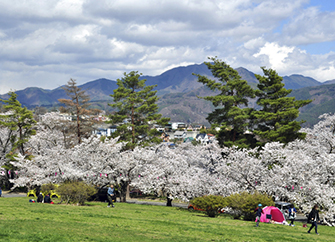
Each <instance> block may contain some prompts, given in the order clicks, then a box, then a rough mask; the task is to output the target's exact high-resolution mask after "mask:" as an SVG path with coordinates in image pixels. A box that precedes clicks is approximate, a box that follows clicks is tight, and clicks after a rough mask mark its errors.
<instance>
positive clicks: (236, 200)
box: [226, 192, 275, 221]
mask: <svg viewBox="0 0 335 242" xmlns="http://www.w3.org/2000/svg"><path fill="white" fill-rule="evenodd" d="M226 202H227V207H230V208H232V209H233V210H234V218H237V219H239V218H241V217H243V219H244V220H250V221H251V220H253V219H255V212H254V210H255V208H257V206H258V204H260V203H261V204H262V205H263V206H274V205H275V204H274V202H273V200H272V198H271V197H269V196H268V195H266V194H262V193H258V192H255V193H248V192H242V193H235V194H232V195H230V196H229V197H226Z"/></svg>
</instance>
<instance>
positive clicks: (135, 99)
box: [109, 71, 169, 149]
mask: <svg viewBox="0 0 335 242" xmlns="http://www.w3.org/2000/svg"><path fill="white" fill-rule="evenodd" d="M140 76H141V74H139V73H138V72H137V71H131V72H130V73H128V74H127V73H124V77H123V78H121V79H118V80H117V85H118V88H117V89H115V90H114V94H111V97H113V101H114V103H113V104H109V105H110V106H112V107H113V108H116V109H117V111H116V112H115V114H112V115H111V116H110V119H111V121H110V122H109V123H113V124H119V125H118V127H117V131H116V132H115V133H113V136H114V137H117V136H120V141H125V142H128V143H127V145H126V147H125V148H126V149H133V148H134V147H135V146H136V145H148V144H150V143H152V142H155V143H157V142H160V139H159V138H157V137H156V136H157V135H158V131H157V130H156V129H154V128H153V125H155V124H157V125H161V126H163V127H164V126H165V125H166V124H167V122H168V121H169V118H162V115H161V114H158V113H157V111H158V106H157V104H156V102H157V101H158V97H157V96H156V92H157V91H153V89H154V88H155V87H156V85H153V86H146V85H145V82H146V79H143V80H140Z"/></svg>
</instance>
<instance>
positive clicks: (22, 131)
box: [0, 92, 36, 188]
mask: <svg viewBox="0 0 335 242" xmlns="http://www.w3.org/2000/svg"><path fill="white" fill-rule="evenodd" d="M0 101H1V102H3V103H4V104H5V105H3V106H2V109H3V111H4V112H5V113H4V114H1V115H0V126H1V127H3V128H7V129H8V130H9V132H8V135H7V136H6V137H5V136H4V137H2V140H1V143H2V150H3V151H2V154H1V155H2V157H1V159H2V160H3V161H4V165H3V166H2V167H3V168H5V169H6V172H5V176H4V184H3V185H4V186H5V187H7V188H10V187H11V186H12V184H11V183H10V182H9V179H13V178H14V172H13V170H14V169H16V167H15V165H13V163H11V162H15V161H16V157H17V155H18V153H20V154H21V155H22V156H24V157H25V158H26V159H31V154H30V153H29V152H27V150H26V149H25V144H26V143H27V142H28V140H29V138H30V137H31V136H32V135H35V134H36V131H35V129H34V125H35V124H36V121H35V120H34V116H33V112H32V111H30V110H28V109H27V108H26V107H22V105H21V103H20V102H19V101H18V100H17V95H16V93H14V92H9V99H8V100H3V99H0ZM8 171H12V172H11V173H10V174H8Z"/></svg>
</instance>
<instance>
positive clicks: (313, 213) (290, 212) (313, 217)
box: [255, 204, 320, 234]
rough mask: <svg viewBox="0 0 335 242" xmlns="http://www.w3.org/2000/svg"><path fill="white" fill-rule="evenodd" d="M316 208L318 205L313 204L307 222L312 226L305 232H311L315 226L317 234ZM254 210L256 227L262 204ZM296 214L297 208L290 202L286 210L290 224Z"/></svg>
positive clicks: (291, 224)
mask: <svg viewBox="0 0 335 242" xmlns="http://www.w3.org/2000/svg"><path fill="white" fill-rule="evenodd" d="M318 209H319V207H318V205H314V207H313V209H312V211H311V212H310V213H309V215H308V223H311V224H312V226H311V227H310V228H309V230H308V231H307V233H311V230H312V229H313V228H315V233H316V234H319V233H318V224H317V223H320V217H319V210H318ZM255 212H256V227H258V226H259V222H260V219H261V216H262V214H264V212H263V209H262V204H258V207H257V208H256V209H255ZM296 215H297V209H296V208H295V207H294V206H293V204H292V205H291V207H290V208H289V210H288V219H289V220H290V221H291V223H290V224H289V225H290V226H294V220H295V218H296Z"/></svg>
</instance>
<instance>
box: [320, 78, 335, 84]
mask: <svg viewBox="0 0 335 242" xmlns="http://www.w3.org/2000/svg"><path fill="white" fill-rule="evenodd" d="M328 84H335V79H333V80H329V81H325V82H323V83H322V85H328Z"/></svg>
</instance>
